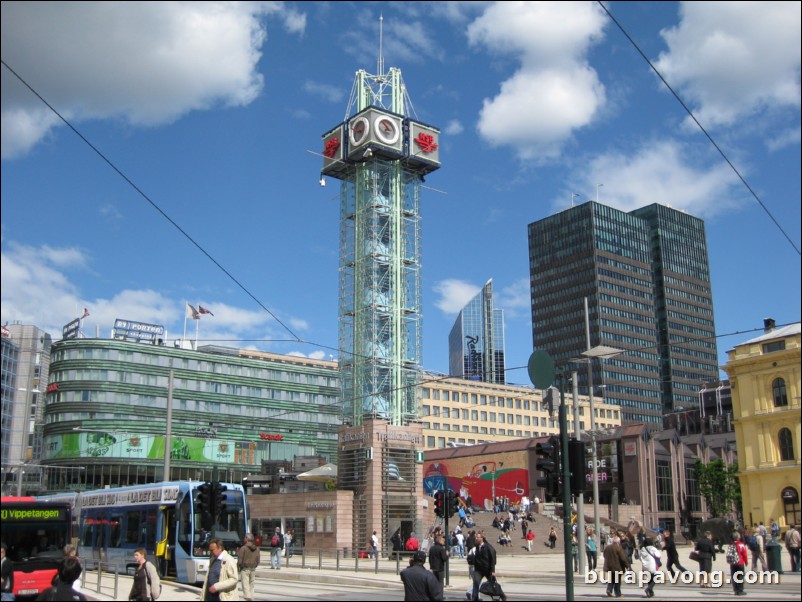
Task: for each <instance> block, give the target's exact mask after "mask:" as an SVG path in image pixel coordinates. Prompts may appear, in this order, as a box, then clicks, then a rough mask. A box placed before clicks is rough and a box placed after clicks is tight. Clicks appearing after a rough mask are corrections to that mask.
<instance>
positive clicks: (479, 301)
mask: <svg viewBox="0 0 802 602" xmlns="http://www.w3.org/2000/svg"><path fill="white" fill-rule="evenodd" d="M448 368H449V374H450V375H451V376H458V377H460V378H466V379H469V380H480V381H482V382H487V383H496V384H502V385H503V384H504V383H505V382H506V380H505V371H504V370H505V365H504V310H501V309H495V308H494V307H493V279H492V278H491V279H490V280H488V281H487V284H485V285H484V286H483V287H482V290H481V291H479V293H477V295H476V296H475V297H474V298H473V299H471V300H470V301H468V303H467V304H466V305H465V307H463V308H462V310H461V311H460V312H459V315H458V316H457V320H456V322H454V326H453V327H452V329H451V333H450V334H449V335H448Z"/></svg>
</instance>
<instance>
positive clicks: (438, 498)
mask: <svg viewBox="0 0 802 602" xmlns="http://www.w3.org/2000/svg"><path fill="white" fill-rule="evenodd" d="M445 501H446V499H445V494H444V493H443V492H442V491H435V493H434V513H435V514H436V515H437V516H440V517H442V516H445V514H446V509H445Z"/></svg>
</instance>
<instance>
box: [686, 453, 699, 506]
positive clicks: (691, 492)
mask: <svg viewBox="0 0 802 602" xmlns="http://www.w3.org/2000/svg"><path fill="white" fill-rule="evenodd" d="M685 491H686V492H687V493H686V494H685V510H687V511H688V512H701V511H702V496H701V495H700V494H699V484H698V482H697V481H696V470H695V469H694V466H693V464H686V465H685Z"/></svg>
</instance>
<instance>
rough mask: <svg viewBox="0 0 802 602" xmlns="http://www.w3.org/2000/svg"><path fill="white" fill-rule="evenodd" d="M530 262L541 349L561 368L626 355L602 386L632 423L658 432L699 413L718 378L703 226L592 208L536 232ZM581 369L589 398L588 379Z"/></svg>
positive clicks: (568, 213) (665, 215) (597, 365)
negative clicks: (585, 357)
mask: <svg viewBox="0 0 802 602" xmlns="http://www.w3.org/2000/svg"><path fill="white" fill-rule="evenodd" d="M529 263H530V277H531V288H532V334H533V341H534V345H535V347H536V348H538V349H543V350H545V351H547V352H549V353H550V354H551V355H552V357H554V359H555V361H556V363H557V364H558V365H559V364H564V363H566V362H568V361H569V360H570V359H572V358H579V357H582V356H581V354H582V353H583V352H585V351H587V350H588V349H589V348H595V347H598V346H607V347H612V348H615V349H619V350H623V353H620V354H618V355H616V356H614V357H609V358H606V359H594V360H593V365H592V368H593V370H592V379H593V385H594V389H596V387H600V388H601V390H602V391H603V395H604V397H605V400H606V401H609V402H611V403H615V404H620V405H621V410H622V418H623V421H624V422H625V423H632V422H646V423H648V424H653V425H654V426H656V427H657V426H659V425H660V424H661V423H662V415H663V413H664V412H667V411H676V410H679V409H680V408H686V409H687V408H690V407H698V404H699V390H700V389H701V388H702V387H703V386H704V383H705V382H710V381H714V380H717V379H718V366H717V350H716V339H715V327H714V322H713V299H712V292H711V287H710V268H709V262H708V256H707V242H706V239H705V232H704V222H703V221H702V220H700V219H699V218H696V217H693V216H690V215H688V214H686V213H684V212H682V211H677V210H676V209H671V208H669V207H664V206H662V205H656V204H655V205H649V206H647V207H643V208H641V209H637V210H635V211H632V212H629V213H626V212H623V211H619V210H617V209H613V208H612V207H606V206H604V205H600V204H599V203H595V202H588V203H585V204H583V205H579V206H577V207H573V208H571V209H568V210H565V211H562V212H560V213H558V214H556V215H553V216H551V217H548V218H545V219H542V220H540V221H537V222H534V223H532V224H529ZM585 298H587V300H588V315H589V326H590V327H589V335H590V341H589V342H588V339H587V335H586V328H585V310H584V300H585ZM576 366H577V368H578V370H579V386H580V390H581V391H582V390H583V389H584V391H583V392H586V391H587V388H588V383H587V370H585V369H584V368H583V367H582V365H581V364H576ZM598 394H599V390H598V389H597V390H596V395H598Z"/></svg>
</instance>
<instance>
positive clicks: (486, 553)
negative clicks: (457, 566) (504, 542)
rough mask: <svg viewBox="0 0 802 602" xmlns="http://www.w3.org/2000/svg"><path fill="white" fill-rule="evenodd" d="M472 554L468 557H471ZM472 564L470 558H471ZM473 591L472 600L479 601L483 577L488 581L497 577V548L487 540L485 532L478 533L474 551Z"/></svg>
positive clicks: (502, 598)
mask: <svg viewBox="0 0 802 602" xmlns="http://www.w3.org/2000/svg"><path fill="white" fill-rule="evenodd" d="M470 556H471V555H470V554H468V557H469V558H470ZM469 564H470V560H469ZM472 578H473V592H472V594H471V600H473V601H474V602H478V600H479V587H480V586H481V584H482V580H483V579H487V580H488V581H495V579H496V550H495V548H493V546H491V545H490V542H488V541H486V540H485V535H484V533H477V534H476V548H474V552H473V575H472ZM506 599H507V597H506V596H502V597H501V600H502V602H504V601H505V600H506Z"/></svg>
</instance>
